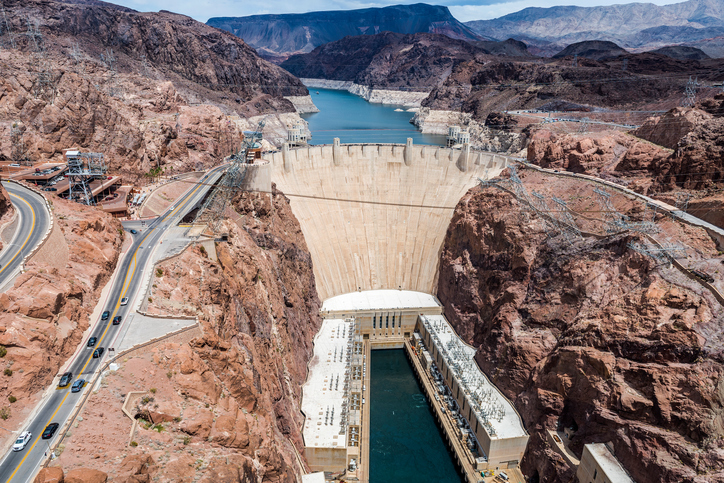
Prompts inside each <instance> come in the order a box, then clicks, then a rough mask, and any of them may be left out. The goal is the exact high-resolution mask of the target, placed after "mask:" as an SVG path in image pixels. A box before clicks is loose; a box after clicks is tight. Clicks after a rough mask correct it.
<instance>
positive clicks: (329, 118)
mask: <svg viewBox="0 0 724 483" xmlns="http://www.w3.org/2000/svg"><path fill="white" fill-rule="evenodd" d="M317 92H319V94H317ZM309 93H310V95H311V96H312V100H313V101H314V104H315V105H316V106H317V107H318V108H319V112H316V113H312V114H303V115H302V117H303V118H304V119H305V120H306V121H307V122H309V129H310V131H311V132H312V139H311V140H310V141H309V144H332V142H333V140H334V138H339V139H340V142H342V143H343V144H344V143H348V144H352V143H401V144H404V143H405V142H407V138H412V140H413V142H414V143H415V144H437V145H445V136H442V135H436V134H422V133H421V132H420V131H418V130H417V128H415V126H413V125H412V124H410V119H411V118H412V116H413V115H414V113H413V112H406V111H405V109H406V108H404V107H401V106H390V105H387V104H385V105H383V104H372V103H369V102H367V101H366V100H364V99H362V98H361V97H359V96H356V95H354V94H350V93H349V92H347V91H338V90H332V89H310V90H309ZM398 108H399V109H403V111H402V112H400V111H395V109H398Z"/></svg>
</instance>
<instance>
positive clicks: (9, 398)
mask: <svg viewBox="0 0 724 483" xmlns="http://www.w3.org/2000/svg"><path fill="white" fill-rule="evenodd" d="M17 400H18V398H16V397H15V396H8V401H10V404H12V403H14V402H15V401H17Z"/></svg>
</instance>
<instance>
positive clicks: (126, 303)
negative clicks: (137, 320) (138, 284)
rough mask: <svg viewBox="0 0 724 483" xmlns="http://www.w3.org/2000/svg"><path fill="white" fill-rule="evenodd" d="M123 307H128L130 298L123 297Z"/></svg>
mask: <svg viewBox="0 0 724 483" xmlns="http://www.w3.org/2000/svg"><path fill="white" fill-rule="evenodd" d="M121 305H128V297H123V298H122V299H121Z"/></svg>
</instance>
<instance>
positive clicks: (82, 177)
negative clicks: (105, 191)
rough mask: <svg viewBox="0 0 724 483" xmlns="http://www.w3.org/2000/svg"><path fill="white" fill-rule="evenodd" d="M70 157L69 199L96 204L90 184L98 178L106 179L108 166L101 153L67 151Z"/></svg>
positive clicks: (68, 174) (68, 175)
mask: <svg viewBox="0 0 724 483" xmlns="http://www.w3.org/2000/svg"><path fill="white" fill-rule="evenodd" d="M66 156H67V157H68V173H67V177H68V182H69V185H68V199H69V200H74V201H78V202H80V203H84V204H86V205H94V204H95V200H94V198H93V192H92V190H91V187H90V184H91V182H92V181H94V180H96V179H101V178H102V179H105V177H106V173H107V172H108V167H107V166H106V163H105V159H104V156H103V154H100V153H79V152H75V153H70V152H69V153H66Z"/></svg>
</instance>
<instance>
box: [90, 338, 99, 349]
mask: <svg viewBox="0 0 724 483" xmlns="http://www.w3.org/2000/svg"><path fill="white" fill-rule="evenodd" d="M96 342H98V337H91V338H90V339H88V347H93V346H94V345H96Z"/></svg>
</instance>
